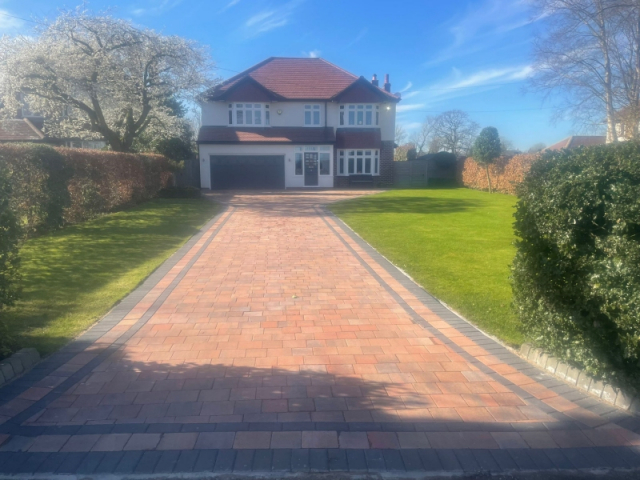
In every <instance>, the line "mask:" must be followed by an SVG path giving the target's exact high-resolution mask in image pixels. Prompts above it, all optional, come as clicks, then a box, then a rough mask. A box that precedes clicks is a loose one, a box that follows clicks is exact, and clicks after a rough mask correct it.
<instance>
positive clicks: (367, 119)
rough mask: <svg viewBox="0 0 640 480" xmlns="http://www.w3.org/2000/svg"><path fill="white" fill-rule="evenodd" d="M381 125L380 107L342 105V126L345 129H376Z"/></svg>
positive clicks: (362, 104)
mask: <svg viewBox="0 0 640 480" xmlns="http://www.w3.org/2000/svg"><path fill="white" fill-rule="evenodd" d="M379 123H380V107H379V106H378V105H373V104H365V103H353V104H347V105H340V125H341V126H343V127H376V126H378V124H379Z"/></svg>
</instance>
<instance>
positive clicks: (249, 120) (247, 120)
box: [244, 110, 253, 125]
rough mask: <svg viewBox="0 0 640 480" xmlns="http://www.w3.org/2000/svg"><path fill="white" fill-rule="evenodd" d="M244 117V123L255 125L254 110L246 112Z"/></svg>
mask: <svg viewBox="0 0 640 480" xmlns="http://www.w3.org/2000/svg"><path fill="white" fill-rule="evenodd" d="M244 116H245V118H244V123H245V124H247V125H253V110H245V111H244Z"/></svg>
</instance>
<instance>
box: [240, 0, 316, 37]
mask: <svg viewBox="0 0 640 480" xmlns="http://www.w3.org/2000/svg"><path fill="white" fill-rule="evenodd" d="M303 1H304V0H292V1H290V2H288V3H285V4H284V5H282V6H279V7H277V8H273V9H270V10H264V11H262V12H259V13H257V14H255V15H253V16H252V17H249V19H248V20H247V21H246V22H245V24H244V26H245V31H246V36H247V38H252V37H257V36H258V35H261V34H263V33H266V32H269V31H271V30H275V29H276V28H281V27H284V26H285V25H287V24H289V21H290V19H291V15H292V14H293V12H294V10H295V9H296V7H297V6H298V5H300V4H301V3H302V2H303Z"/></svg>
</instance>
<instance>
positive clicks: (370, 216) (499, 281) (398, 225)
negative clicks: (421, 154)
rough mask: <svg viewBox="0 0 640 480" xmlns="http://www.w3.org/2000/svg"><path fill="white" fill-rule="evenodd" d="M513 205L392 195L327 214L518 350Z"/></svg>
mask: <svg viewBox="0 0 640 480" xmlns="http://www.w3.org/2000/svg"><path fill="white" fill-rule="evenodd" d="M515 202H516V198H515V197H512V196H509V195H503V194H495V193H494V194H492V195H490V194H489V193H485V192H478V191H475V190H468V189H462V188H459V189H426V190H393V191H388V192H384V193H381V194H378V195H372V196H367V197H361V198H358V199H354V200H347V201H344V202H339V203H335V204H333V205H331V206H330V208H331V210H332V211H333V212H335V213H336V214H337V215H338V216H339V217H340V218H341V219H342V220H344V221H345V222H346V223H347V224H348V225H349V226H350V227H351V228H353V229H354V230H355V231H356V232H357V233H358V234H359V235H360V236H362V237H363V238H364V239H365V240H366V241H368V242H369V243H370V244H371V245H373V246H374V247H375V248H376V249H378V251H379V252H380V253H382V254H383V255H385V256H386V257H387V258H388V259H389V260H391V261H392V262H393V263H395V264H396V265H398V266H399V267H400V268H402V269H403V270H405V271H406V272H407V273H408V274H409V275H411V276H412V277H413V278H414V279H415V280H416V281H417V282H418V283H419V284H420V285H422V286H423V287H424V288H425V289H426V290H427V291H429V292H430V293H431V294H433V295H434V296H436V297H437V298H439V299H440V300H442V301H444V302H445V303H447V304H449V305H450V306H451V307H452V308H453V309H455V310H456V311H458V312H460V313H461V314H462V315H463V316H465V317H466V318H467V319H468V320H470V321H472V322H473V323H475V324H476V325H477V326H478V327H480V328H482V329H483V330H484V331H486V332H488V333H491V334H493V335H495V336H497V337H498V338H500V339H502V340H503V341H504V342H507V343H509V344H512V345H519V344H521V343H522V342H523V337H522V335H521V333H520V331H519V329H518V320H517V318H516V316H515V315H514V313H513V311H512V309H511V286H510V284H509V273H510V272H509V265H510V263H511V261H512V259H513V256H514V254H515V249H514V247H513V245H512V243H513V240H514V234H513V230H512V224H513V212H514V206H515Z"/></svg>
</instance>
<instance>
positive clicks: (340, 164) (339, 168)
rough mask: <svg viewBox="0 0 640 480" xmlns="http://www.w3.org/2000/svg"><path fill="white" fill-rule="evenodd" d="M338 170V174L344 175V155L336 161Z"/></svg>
mask: <svg viewBox="0 0 640 480" xmlns="http://www.w3.org/2000/svg"><path fill="white" fill-rule="evenodd" d="M338 172H340V175H344V157H342V156H341V157H340V161H339V162H338Z"/></svg>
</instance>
